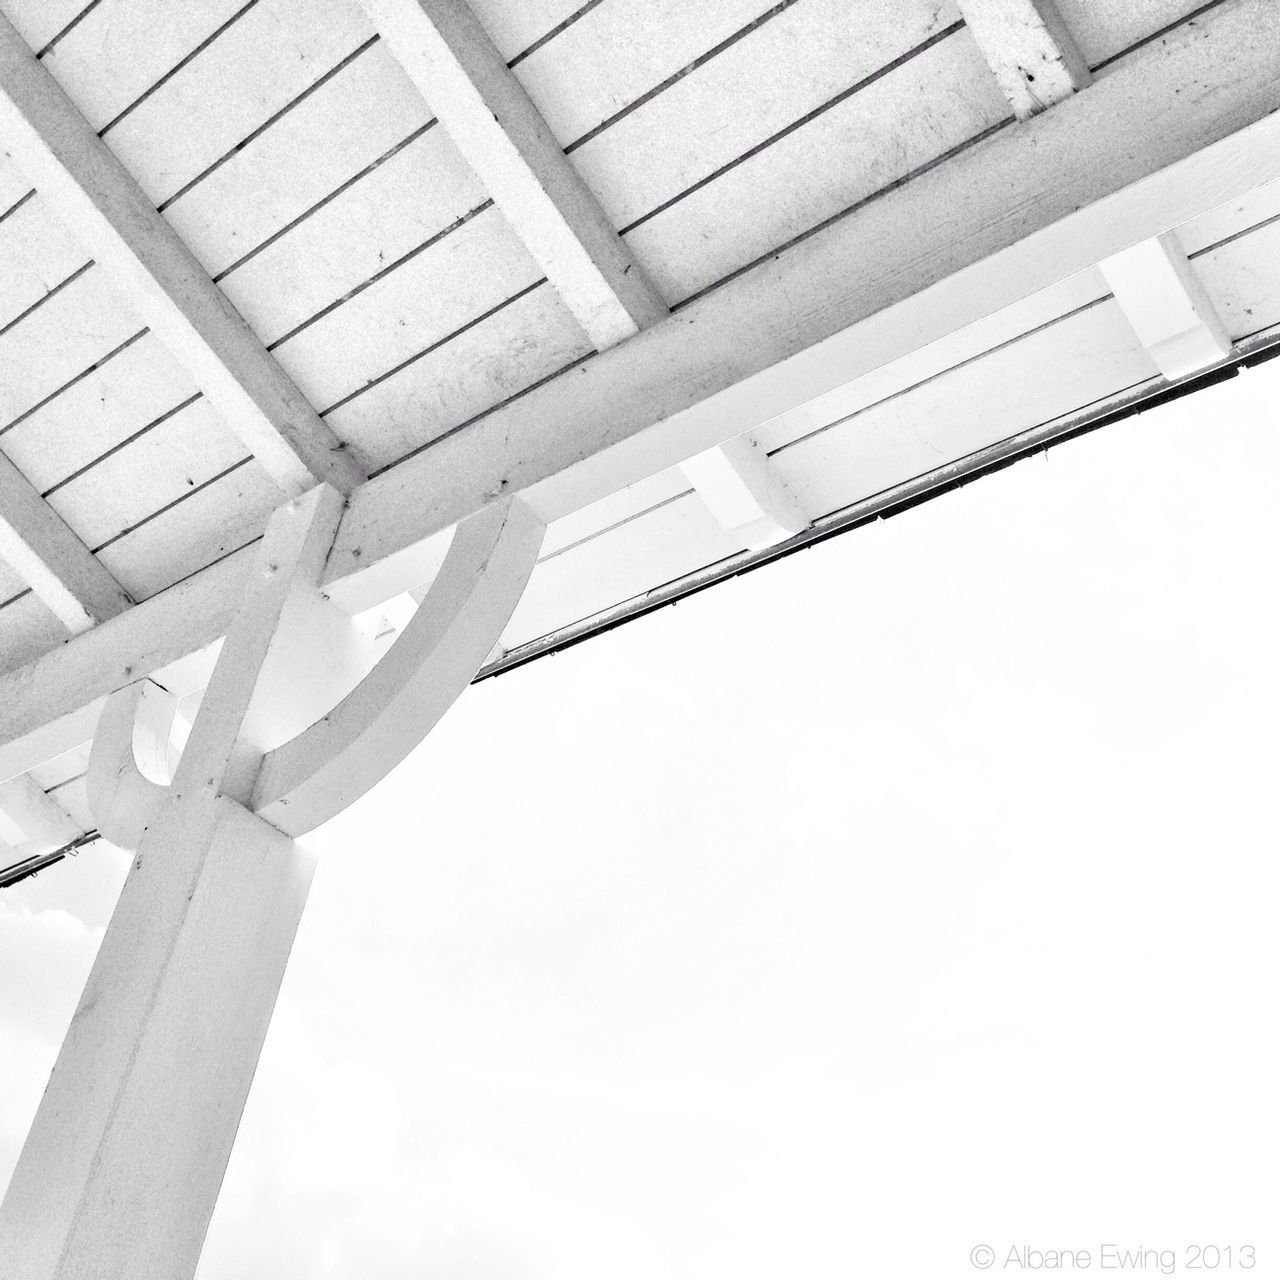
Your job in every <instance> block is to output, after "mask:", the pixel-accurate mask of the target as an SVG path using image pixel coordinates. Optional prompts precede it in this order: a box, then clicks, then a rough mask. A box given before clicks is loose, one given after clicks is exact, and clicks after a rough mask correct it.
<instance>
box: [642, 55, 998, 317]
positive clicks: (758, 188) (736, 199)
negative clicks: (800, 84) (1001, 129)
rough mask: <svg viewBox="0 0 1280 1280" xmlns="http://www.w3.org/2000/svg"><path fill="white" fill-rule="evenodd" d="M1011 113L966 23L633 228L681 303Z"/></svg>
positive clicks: (665, 287)
mask: <svg viewBox="0 0 1280 1280" xmlns="http://www.w3.org/2000/svg"><path fill="white" fill-rule="evenodd" d="M939 101H942V102H943V103H945V108H940V107H939V105H938V103H939ZM1007 118H1008V105H1007V104H1006V103H1005V101H1004V99H1003V98H1002V97H1001V96H1000V94H999V93H998V92H996V90H995V89H994V87H993V86H992V84H991V82H990V77H989V76H987V75H986V74H985V67H984V65H983V62H982V59H981V57H980V56H979V55H978V53H977V52H976V50H975V49H974V48H973V44H972V41H969V40H966V39H965V38H964V32H963V31H958V32H956V33H955V34H954V35H952V36H950V37H949V38H947V39H945V40H943V41H941V42H940V43H938V44H935V45H933V46H932V47H931V48H929V49H927V50H925V52H923V53H921V54H920V55H918V56H917V57H915V58H912V59H911V60H910V61H909V62H907V63H905V64H904V65H902V66H900V67H898V68H897V69H896V70H894V71H893V72H891V73H890V74H888V75H886V76H884V77H883V78H882V79H879V80H876V81H875V82H874V83H872V84H870V85H868V86H867V87H866V88H865V89H863V90H861V91H860V92H858V93H856V94H854V95H853V96H852V97H850V98H848V99H846V100H845V101H844V102H841V103H840V104H839V105H838V106H836V107H834V108H833V109H832V110H830V111H827V112H824V113H823V114H822V115H820V116H818V117H817V118H815V119H813V120H811V121H809V122H808V123H807V124H806V125H805V126H804V127H803V128H801V129H797V130H796V131H795V132H794V133H791V134H789V135H788V136H786V137H785V138H782V139H781V140H779V141H778V142H775V143H774V144H773V145H772V146H769V147H767V148H766V149H765V150H763V151H761V152H758V153H757V154H755V155H753V156H751V157H750V158H749V159H747V160H746V161H744V162H743V163H741V164H738V165H736V166H735V167H733V168H731V169H730V170H729V171H728V172H726V173H724V174H723V175H721V176H720V177H718V178H716V179H715V180H714V181H712V182H710V183H708V184H707V185H706V186H703V187H701V188H699V189H698V190H696V191H694V192H692V193H691V194H689V195H687V196H685V197H684V198H683V199H681V200H680V201H679V202H678V203H676V204H673V205H671V206H669V207H668V208H666V209H664V210H663V211H662V212H661V213H659V214H658V215H657V216H656V217H654V218H651V219H650V220H648V221H646V222H644V223H642V224H641V225H640V226H638V227H636V228H635V229H634V230H633V231H630V232H628V233H627V235H626V237H625V239H626V241H627V244H628V245H630V246H631V247H632V248H633V249H634V250H635V252H636V254H637V255H638V256H639V257H640V258H641V260H642V261H644V262H646V263H647V264H648V265H649V269H650V271H651V272H652V274H653V277H654V279H655V280H657V282H658V287H659V288H660V289H662V291H663V292H664V293H665V294H666V296H667V297H669V298H671V299H672V300H673V301H679V302H682V301H683V300H684V299H686V298H688V297H690V296H691V295H693V294H695V293H697V292H699V291H700V290H702V289H705V288H707V287H708V286H710V285H713V284H714V283H716V282H717V281H719V280H722V279H723V278H724V277H725V276H727V275H729V274H730V273H731V272H732V271H735V270H736V269H738V268H739V267H742V266H743V265H745V264H746V263H749V262H754V261H755V260H756V259H758V258H760V257H762V256H763V255H765V254H768V253H770V252H772V251H773V250H775V249H777V247H778V246H779V245H783V244H786V243H787V242H788V241H790V240H791V239H793V238H794V237H796V236H798V235H802V234H803V233H804V232H806V231H808V230H809V229H811V228H812V227H815V226H818V225H820V224H821V223H822V222H823V221H824V220H825V219H827V218H830V217H833V216H835V215H837V214H839V213H840V212H841V211H842V210H845V209H848V208H851V207H852V206H854V205H855V204H857V203H858V202H859V201H862V200H866V199H868V198H869V197H871V196H873V195H874V194H875V193H876V192H878V191H881V190H883V189H884V188H885V187H887V186H889V185H890V184H892V183H894V182H896V181H899V180H900V179H902V178H903V177H905V176H906V175H908V174H911V173H914V172H918V171H919V170H920V169H921V168H923V167H924V166H926V165H928V164H930V163H932V162H934V161H935V160H936V159H937V158H938V157H939V156H942V155H945V154H947V153H948V152H949V151H952V150H953V149H954V148H956V147H959V146H962V145H963V144H964V143H966V142H967V141H968V140H969V139H970V138H973V137H975V136H977V135H979V134H981V133H982V132H984V131H985V130H988V129H990V128H992V127H993V126H995V125H998V124H999V123H1000V122H1001V121H1003V120H1006V119H1007ZM832 156H840V157H841V161H840V163H839V164H832V163H831V157H832Z"/></svg>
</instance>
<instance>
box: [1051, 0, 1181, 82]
mask: <svg viewBox="0 0 1280 1280" xmlns="http://www.w3.org/2000/svg"><path fill="white" fill-rule="evenodd" d="M1203 4H1204V0H1140V3H1135V2H1134V0H1057V6H1058V12H1059V13H1060V14H1061V15H1062V17H1063V19H1064V20H1065V21H1066V23H1067V26H1068V27H1069V28H1070V29H1071V34H1072V35H1073V36H1074V37H1075V41H1076V44H1077V45H1079V46H1080V50H1081V52H1082V53H1083V54H1084V55H1085V58H1086V59H1087V60H1088V62H1089V65H1090V66H1091V67H1096V66H1097V65H1098V63H1100V62H1103V61H1105V60H1107V59H1108V58H1114V57H1116V56H1117V55H1118V54H1120V53H1122V52H1123V51H1124V50H1125V49H1128V48H1129V47H1130V46H1132V45H1134V44H1137V43H1138V41H1140V40H1145V39H1147V38H1148V37H1149V36H1152V35H1154V34H1155V33H1156V32H1157V31H1161V30H1163V29H1164V28H1165V27H1168V26H1171V25H1172V24H1174V23H1176V22H1178V21H1180V20H1181V19H1183V18H1185V17H1187V16H1188V15H1189V14H1192V13H1194V12H1195V11H1196V10H1197V9H1199V8H1201V7H1202V6H1203Z"/></svg>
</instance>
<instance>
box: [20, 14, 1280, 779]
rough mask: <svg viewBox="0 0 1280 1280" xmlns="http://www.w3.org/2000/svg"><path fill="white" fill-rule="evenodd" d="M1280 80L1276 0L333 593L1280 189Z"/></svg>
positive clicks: (790, 272) (40, 672)
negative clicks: (1259, 191) (499, 505)
mask: <svg viewBox="0 0 1280 1280" xmlns="http://www.w3.org/2000/svg"><path fill="white" fill-rule="evenodd" d="M1277 71H1280V12H1277V11H1276V10H1275V9H1274V8H1273V7H1272V6H1270V5H1269V4H1267V3H1264V2H1263V0H1243V2H1241V3H1237V4H1233V5H1230V6H1223V7H1222V8H1220V9H1217V10H1212V11H1210V12H1209V13H1207V14H1205V15H1204V16H1203V17H1202V19H1201V20H1200V21H1199V22H1198V23H1197V26H1196V30H1195V31H1194V32H1193V33H1185V32H1184V33H1182V34H1181V35H1179V34H1178V33H1175V34H1174V35H1173V36H1170V37H1168V38H1167V39H1166V40H1164V41H1162V42H1161V43H1160V45H1159V47H1158V48H1157V47H1155V46H1149V47H1148V48H1146V49H1144V50H1140V51H1138V52H1137V53H1135V54H1134V55H1133V56H1132V57H1131V58H1129V59H1126V60H1125V62H1124V63H1123V64H1120V65H1118V66H1117V67H1116V68H1115V69H1114V70H1113V71H1111V72H1110V73H1109V74H1108V75H1107V76H1106V77H1101V78H1099V80H1098V81H1097V82H1096V83H1095V84H1094V85H1093V86H1091V88H1090V90H1089V92H1088V93H1081V94H1077V95H1075V96H1074V97H1072V98H1071V99H1069V100H1067V101H1065V102H1063V103H1062V104H1060V106H1059V107H1058V108H1057V109H1055V110H1054V111H1052V112H1047V113H1044V114H1043V115H1041V116H1039V117H1037V118H1036V119H1035V120H1033V121H1031V122H1029V123H1028V124H1027V125H1026V126H1025V127H1023V128H1022V129H1019V130H1016V131H1015V130H1009V131H1007V132H1005V133H1003V134H1001V135H998V136H997V137H995V138H993V139H991V140H990V141H988V142H987V143H986V144H984V146H983V147H981V148H976V149H974V150H973V151H972V152H967V153H965V154H964V155H963V156H961V157H958V158H957V159H956V160H955V161H953V162H951V164H950V165H949V166H947V167H946V171H945V172H944V171H938V172H936V173H935V174H930V175H926V176H925V177H924V178H921V179H919V180H918V181H917V182H915V183H912V184H910V186H908V187H905V188H902V189H901V190H899V191H897V192H895V193H893V194H892V195H890V196H886V197H885V198H884V199H882V200H879V201H876V202H874V203H873V204H872V205H869V206H867V207H866V208H865V209H863V210H861V211H860V212H859V213H858V214H857V215H854V216H851V217H849V218H847V219H844V220H843V221H842V222H840V223H837V224H834V225H833V226H831V227H829V228H826V229H824V230H823V231H822V232H820V233H818V234H815V235H814V236H812V237H810V238H808V239H807V240H805V241H803V242H802V243H800V244H798V245H796V246H795V247H793V248H792V249H790V250H788V251H787V252H786V253H784V254H781V255H779V257H778V259H777V260H776V261H774V262H770V263H768V264H766V265H763V266H761V267H760V268H758V269H756V270H755V271H753V272H751V273H750V274H749V275H746V276H744V277H742V278H741V279H739V280H737V281H735V282H733V283H732V284H729V285H726V286H725V287H724V288H722V289H720V290H717V291H716V292H715V293H713V294H711V295H708V296H707V297H706V298H704V299H702V300H700V301H699V302H697V303H694V304H693V305H691V306H690V307H688V308H686V309H685V310H684V311H683V312H681V313H679V314H677V315H675V316H673V317H672V318H671V319H670V320H668V321H664V322H663V323H662V324H660V325H658V326H656V327H655V328H653V329H651V330H649V331H647V332H646V333H643V334H641V335H639V336H638V337H636V338H635V339H633V340H632V341H631V342H629V343H627V344H625V346H623V347H621V348H619V349H617V350H615V351H612V352H609V353H606V354H605V355H603V356H601V357H598V358H597V359H595V360H593V361H591V362H589V363H588V364H586V365H584V366H581V367H579V368H576V369H574V370H572V371H570V372H569V373H567V374H565V375H563V376H562V377H560V378H557V379H554V380H552V381H551V382H548V383H547V384H546V385H544V386H542V387H540V388H538V389H536V390H535V391H532V392H530V393H529V394H528V395H525V396H523V397H521V398H520V399H519V400H517V401H515V402H513V403H512V404H511V405H510V406H508V407H507V408H506V409H503V410H500V411H498V412H495V413H492V414H490V415H488V416H487V417H485V418H483V419H482V420H481V421H480V422H478V423H477V424H475V425H474V426H473V427H472V428H470V429H469V430H467V431H465V432H459V433H457V434H456V435H454V436H453V437H451V438H450V439H447V440H445V441H442V442H441V443H440V444H438V445H436V446H435V447H433V448H432V449H430V450H428V451H426V452H425V453H423V454H421V455H419V456H418V457H416V458H414V459H412V460H411V461H409V462H407V463H405V464H403V465H401V466H399V467H396V468H394V469H392V470H391V471H388V472H387V473H386V474H385V475H383V476H381V477H379V478H378V479H377V480H376V481H372V482H369V483H367V484H366V485H364V486H361V488H360V490H359V491H358V492H357V494H356V495H355V498H354V500H353V502H352V505H351V507H350V509H349V511H348V513H347V514H346V516H345V517H344V518H343V521H342V525H341V527H340V530H339V535H338V538H337V540H336V542H335V546H334V549H333V551H332V553H331V554H330V558H329V562H328V565H327V567H326V569H325V575H324V576H325V581H326V583H327V584H330V585H336V584H342V587H343V589H350V590H351V591H352V592H353V593H354V594H355V595H357V596H359V595H360V594H361V592H360V582H361V580H362V579H365V578H366V576H376V575H377V574H378V573H379V571H380V566H383V565H384V564H385V563H387V562H389V561H391V560H392V559H393V558H397V567H398V571H399V573H400V574H402V575H403V578H402V581H401V584H399V586H398V584H397V582H396V580H395V578H394V575H392V576H384V577H383V578H382V580H381V582H380V585H379V591H382V592H385V593H386V595H387V596H390V595H392V594H395V593H396V589H403V587H405V586H411V585H413V584H414V583H416V582H420V581H421V580H422V576H425V575H420V574H418V573H417V572H416V570H415V557H414V555H413V548H414V547H415V546H417V545H419V544H422V543H425V542H426V541H427V540H428V539H430V538H431V537H433V536H434V535H435V534H437V533H439V532H440V531H441V530H443V529H446V528H448V527H450V526H451V525H452V524H453V523H455V522H456V521H457V520H459V519H461V518H465V517H466V516H467V515H470V514H472V513H474V512H475V511H478V510H481V509H483V508H484V507H485V506H487V505H488V504H489V503H491V502H494V501H497V500H499V499H500V498H501V497H504V496H507V495H509V494H520V493H523V494H525V495H527V497H528V499H529V500H530V502H531V503H532V504H533V505H534V507H535V509H536V510H537V511H538V513H539V514H540V515H541V516H542V517H543V518H548V517H554V516H557V515H560V514H563V513H566V512H569V511H573V510H577V509H579V508H580V507H582V506H585V505H587V504H588V503H590V502H593V501H597V500H599V499H600V498H602V497H604V496H606V495H608V494H609V493H613V492H616V491H617V490H618V489H620V488H623V487H624V486H625V485H627V484H629V483H632V482H634V481H635V480H637V479H639V478H642V477H644V476H647V475H651V474H653V473H655V472H657V471H660V470H663V469H665V468H667V467H670V466H673V465H675V464H677V463H679V462H680V461H682V460H683V459H684V458H686V457H689V456H690V455H692V454H693V453H696V452H698V451H700V450H702V449H706V448H709V447H711V446H712V445H714V444H717V443H721V442H722V441H723V440H724V439H725V438H727V436H728V435H729V434H730V432H732V433H739V432H740V431H742V430H743V429H747V430H751V429H754V428H755V427H757V426H758V425H760V424H761V423H763V422H765V421H768V420H770V419H772V418H775V417H776V416H777V415H778V414H780V413H783V412H787V411H789V410H792V409H795V408H797V407H799V406H800V405H802V404H804V403H806V402H808V401H809V400H812V399H814V398H815V397H817V396H819V395H823V394H826V393H828V392H830V391H832V390H833V389H834V388H836V387H840V386H843V385H845V384H847V383H849V382H851V381H853V380H855V379H857V378H859V377H861V376H864V375H866V374H867V373H869V372H872V371H874V370H877V369H880V368H882V367H884V366H886V365H888V364H890V363H892V362H893V361H895V360H898V359H901V358H902V357H904V356H906V355H909V354H910V353H912V352H914V351H916V350H918V349H919V348H920V347H921V346H922V345H924V344H927V343H929V342H932V341H936V340H937V339H939V338H941V337H943V336H945V335H946V334H949V333H954V332H956V331H958V330H960V329H962V328H964V327H965V326H967V325H970V324H974V323H976V322H978V321H981V320H982V319H984V318H985V317H987V316H990V315H993V314H994V313H996V312H997V311H999V310H1000V309H1001V308H1003V307H1007V306H1010V305H1012V304H1014V303H1016V302H1018V301H1020V300H1021V299H1023V298H1025V297H1028V296H1030V295H1032V294H1033V293H1035V292H1037V291H1038V290H1041V289H1044V288H1047V287H1049V286H1051V285H1053V284H1055V283H1057V282H1060V281H1062V280H1065V279H1067V278H1069V277H1070V276H1072V275H1074V274H1076V273H1077V272H1080V271H1082V270H1087V269H1089V268H1091V267H1092V266H1093V264H1095V263H1096V262H1097V261H1098V260H1099V259H1101V258H1103V257H1106V256H1108V255H1110V254H1114V253H1117V252H1119V251H1121V250H1122V249H1124V248H1127V247H1129V246H1131V245H1133V244H1135V243H1138V242H1140V241H1142V240H1144V239H1148V238H1150V237H1151V236H1154V235H1159V234H1162V233H1163V232H1165V231H1167V230H1169V229H1170V228H1171V227H1174V226H1177V225H1179V224H1181V223H1182V222H1185V221H1187V220H1188V219H1190V218H1193V217H1196V216H1198V215H1201V214H1203V213H1205V212H1206V211H1207V210H1209V209H1211V208H1214V207H1216V206H1217V205H1219V204H1222V203H1225V202H1227V201H1230V200H1232V199H1236V198H1238V197H1240V196H1241V195H1242V194H1243V193H1245V192H1247V191H1249V190H1251V189H1253V188H1254V187H1255V186H1257V185H1259V184H1261V183H1264V182H1267V181H1271V180H1274V179H1276V178H1277V177H1280V115H1275V114H1271V115H1268V113H1269V112H1271V111H1272V110H1273V108H1274V107H1275V106H1276V105H1277V103H1276V89H1275V85H1276V83H1277ZM1263 117H1265V118H1263ZM1028 148H1030V149H1031V151H1033V152H1034V154H1035V156H1036V157H1037V162H1036V164H1035V165H1030V164H1028V163H1027V157H1028V154H1029V151H1028ZM868 245H874V246H876V253H875V254H868V252H867V246H868ZM602 404H607V405H609V406H611V410H612V412H611V413H610V414H609V415H601V414H600V412H599V407H600V406H601V405H602ZM697 505H698V506H699V509H700V504H697ZM704 518H705V513H704ZM720 536H722V537H723V534H721V535H720ZM219 571H220V572H226V570H225V569H223V568H222V567H220V569H219ZM208 581H209V579H208V576H207V575H199V576H197V577H196V578H195V579H192V581H191V582H189V583H184V584H182V588H180V589H179V590H178V591H176V592H175V593H172V594H167V595H166V597H163V598H161V599H159V600H157V601H153V602H151V604H150V606H148V607H154V612H153V613H151V614H149V615H148V616H149V617H150V618H151V619H152V620H153V622H154V626H153V628H152V631H153V632H155V633H158V635H159V636H163V637H164V638H165V641H166V643H167V644H168V645H169V646H170V652H171V656H178V654H180V653H183V652H191V651H192V650H194V649H195V648H197V647H199V644H203V643H207V642H208V639H209V638H211V636H212V635H218V634H221V632H220V631H219V630H214V631H213V632H212V633H208V627H209V625H210V618H211V617H212V618H214V619H215V620H216V619H224V618H225V612H223V610H224V608H225V606H224V605H222V603H221V602H220V601H218V600H217V598H216V593H213V600H212V602H211V603H210V606H209V609H210V612H209V613H208V614H201V613H200V611H199V610H198V609H191V608H190V605H191V602H192V601H193V600H197V599H199V598H201V593H203V592H205V591H206V589H207V586H208ZM188 592H191V593H195V594H194V595H188V594H187V593H188ZM203 598H205V599H208V598H209V597H207V596H205V597H203ZM363 603H364V605H365V606H367V605H368V604H369V603H372V602H371V601H370V600H369V599H368V597H367V596H365V597H364V601H363ZM140 611H141V610H140V609H139V610H133V611H130V612H129V613H128V614H125V615H123V617H122V618H121V619H116V620H113V621H112V622H111V623H107V624H104V626H103V627H101V628H97V629H95V630H94V631H91V632H89V633H87V634H86V636H84V637H81V638H78V639H76V640H73V641H72V642H70V643H69V644H68V645H65V646H63V647H62V648H61V649H60V650H59V651H57V652H56V653H51V654H47V655H45V657H43V658H42V659H40V660H38V661H37V662H35V663H32V664H30V665H29V666H28V667H26V668H24V669H23V670H22V671H19V672H16V673H11V674H10V675H9V676H5V677H3V678H0V742H4V743H8V744H10V749H7V750H10V757H9V758H12V757H13V756H17V757H19V758H29V753H30V751H31V750H32V749H33V748H32V746H31V744H32V743H33V742H40V743H42V744H43V746H44V748H46V749H47V748H49V747H51V746H53V745H56V743H57V741H59V733H58V732H55V731H54V730H52V729H51V730H49V731H47V732H44V733H43V734H42V732H41V726H42V725H44V724H45V722H46V721H50V722H52V721H54V720H55V719H61V718H64V717H65V718H68V720H69V721H70V720H74V717H75V716H76V714H78V712H79V709H80V708H81V707H83V706H85V705H86V704H88V703H90V702H91V701H93V700H94V699H96V698H100V697H101V696H102V695H103V694H104V693H106V692H109V691H110V690H111V689H112V688H116V687H119V685H120V684H122V683H126V682H127V681H126V680H122V679H120V678H119V675H118V671H119V666H121V665H126V664H127V665H129V666H134V665H136V666H137V668H138V669H137V674H138V675H140V674H145V672H146V671H147V670H150V669H151V667H150V666H148V665H146V664H147V663H148V662H152V663H153V664H154V653H148V651H147V649H146V648H145V647H144V644H143V640H144V639H145V641H146V643H148V644H151V645H154V644H155V643H156V642H157V636H156V635H154V634H151V633H146V634H145V635H144V637H139V635H138V633H137V632H136V631H133V630H132V629H131V628H127V627H122V628H121V630H119V631H117V632H114V633H112V634H113V635H116V636H119V638H120V648H119V649H118V650H117V652H115V653H114V654H110V653H108V654H106V655H104V653H103V652H102V650H101V649H100V648H99V647H98V645H97V643H96V641H95V638H96V637H97V636H98V635H99V634H100V633H103V632H109V631H110V630H111V629H112V628H115V627H117V626H118V625H119V624H121V623H125V622H127V621H128V620H130V619H132V618H133V617H134V615H135V614H136V613H138V612H140ZM202 636H203V637H204V638H202V639H198V638H199V637H202ZM197 639H198V643H197ZM135 645H136V646H137V647H136V648H135V647H134V646H135ZM175 651H176V652H175ZM126 655H130V656H126ZM131 659H132V660H131ZM156 665H158V664H156ZM132 678H136V675H134V676H132ZM36 688H40V689H43V690H44V696H42V697H40V698H37V699H35V700H33V699H32V697H31V696H30V693H29V691H30V690H34V689H36ZM68 732H69V731H68ZM83 740H84V738H83V737H82V738H73V739H72V740H71V742H70V743H67V744H66V745H73V744H74V742H76V741H83ZM61 749H65V747H61V748H59V750H61ZM48 754H57V751H52V750H50V751H48ZM3 758H4V757H0V759H3Z"/></svg>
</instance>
